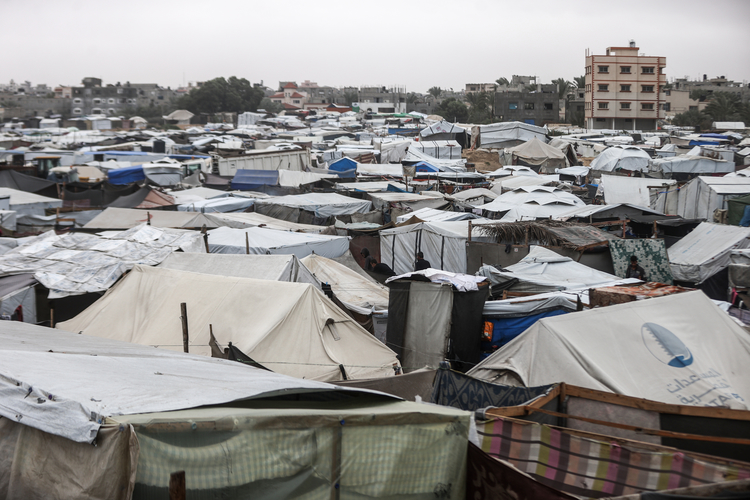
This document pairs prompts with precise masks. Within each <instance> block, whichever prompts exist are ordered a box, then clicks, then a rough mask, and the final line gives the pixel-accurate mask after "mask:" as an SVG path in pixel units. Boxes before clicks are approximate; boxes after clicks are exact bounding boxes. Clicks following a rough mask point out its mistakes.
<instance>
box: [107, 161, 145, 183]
mask: <svg viewBox="0 0 750 500" xmlns="http://www.w3.org/2000/svg"><path fill="white" fill-rule="evenodd" d="M145 179H146V174H144V173H143V167H141V166H140V165H137V166H134V167H123V168H115V169H112V170H109V171H107V180H108V181H109V183H110V184H114V185H115V186H121V185H123V184H131V183H133V182H140V181H142V180H145Z"/></svg>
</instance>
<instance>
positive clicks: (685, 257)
mask: <svg viewBox="0 0 750 500" xmlns="http://www.w3.org/2000/svg"><path fill="white" fill-rule="evenodd" d="M748 247H750V228H747V227H739V226H727V225H723V224H711V223H710V222H702V223H700V224H699V225H698V227H696V228H695V229H693V230H692V231H691V232H690V233H688V234H687V236H685V237H683V238H682V239H681V240H680V241H678V242H677V243H675V244H674V245H672V246H671V247H669V248H668V249H667V255H668V256H669V266H670V268H671V269H672V275H673V276H674V279H675V280H678V281H687V282H689V283H696V284H699V283H702V282H704V281H705V280H707V279H708V278H710V277H711V276H713V275H714V274H716V273H717V272H719V271H720V270H722V269H724V268H725V267H727V266H728V265H729V263H730V256H731V253H732V250H737V249H743V248H748Z"/></svg>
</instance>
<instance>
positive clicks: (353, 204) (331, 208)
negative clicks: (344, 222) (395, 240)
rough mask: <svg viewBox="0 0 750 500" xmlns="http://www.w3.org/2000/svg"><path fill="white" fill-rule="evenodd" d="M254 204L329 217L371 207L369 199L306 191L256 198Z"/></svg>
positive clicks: (363, 210)
mask: <svg viewBox="0 0 750 500" xmlns="http://www.w3.org/2000/svg"><path fill="white" fill-rule="evenodd" d="M255 204H256V206H269V205H275V206H281V207H286V208H291V209H299V210H306V211H308V212H313V213H315V216H316V217H331V216H336V215H350V214H355V213H366V212H369V211H370V210H371V209H372V203H371V202H370V201H369V200H358V199H356V198H350V197H348V196H343V195H340V194H336V193H306V194H296V195H288V196H278V197H275V198H268V199H263V200H256V201H255Z"/></svg>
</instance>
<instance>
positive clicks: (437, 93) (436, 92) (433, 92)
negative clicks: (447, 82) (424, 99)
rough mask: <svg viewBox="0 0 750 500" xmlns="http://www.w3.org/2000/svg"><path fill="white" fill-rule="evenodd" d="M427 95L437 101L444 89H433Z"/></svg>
mask: <svg viewBox="0 0 750 500" xmlns="http://www.w3.org/2000/svg"><path fill="white" fill-rule="evenodd" d="M427 93H428V94H430V95H431V96H432V97H434V98H435V99H437V98H438V97H440V94H442V93H443V89H441V88H440V87H431V88H430V90H428V91H427Z"/></svg>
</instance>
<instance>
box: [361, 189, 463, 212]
mask: <svg viewBox="0 0 750 500" xmlns="http://www.w3.org/2000/svg"><path fill="white" fill-rule="evenodd" d="M368 196H369V197H370V199H371V200H372V205H373V207H374V208H375V209H376V210H384V209H387V208H388V207H390V206H391V205H402V206H405V207H409V208H410V209H411V210H420V209H422V208H434V209H440V208H443V207H444V206H446V205H447V204H448V202H447V201H446V200H445V196H444V195H443V194H442V193H439V192H437V191H422V192H421V193H394V192H384V193H368Z"/></svg>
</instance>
